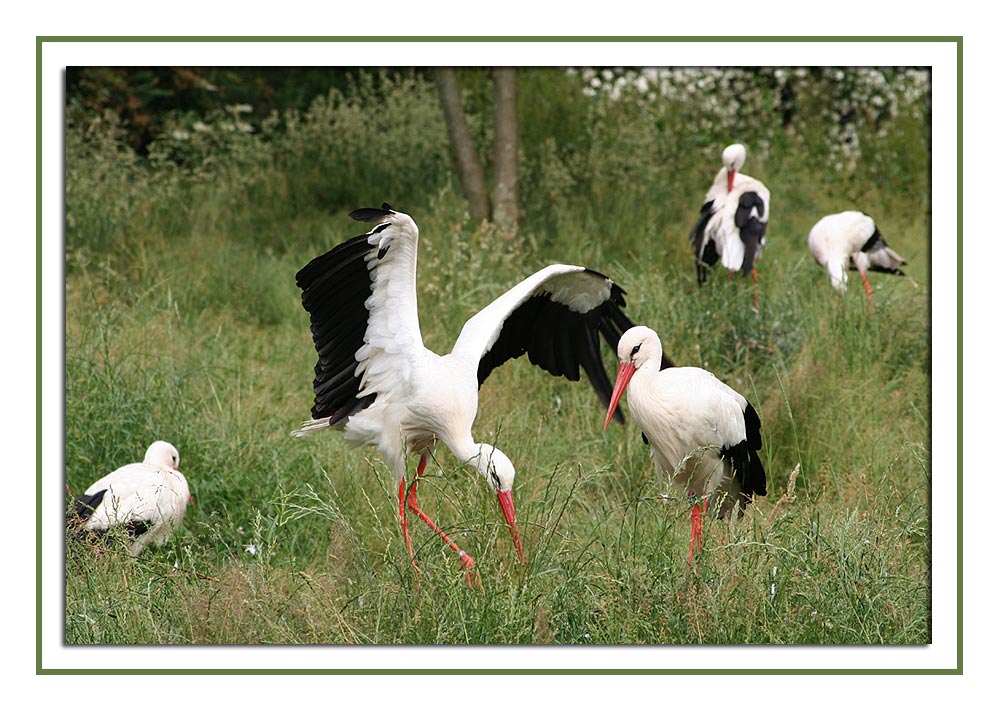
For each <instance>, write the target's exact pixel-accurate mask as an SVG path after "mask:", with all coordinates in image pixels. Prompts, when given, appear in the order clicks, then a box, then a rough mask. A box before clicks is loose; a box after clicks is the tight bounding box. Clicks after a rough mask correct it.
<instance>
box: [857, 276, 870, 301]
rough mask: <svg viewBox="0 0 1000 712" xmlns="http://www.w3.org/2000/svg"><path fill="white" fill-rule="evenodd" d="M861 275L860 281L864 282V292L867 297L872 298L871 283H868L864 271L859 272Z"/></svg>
mask: <svg viewBox="0 0 1000 712" xmlns="http://www.w3.org/2000/svg"><path fill="white" fill-rule="evenodd" d="M859 274H860V275H861V281H862V282H864V283H865V294H866V295H867V297H868V298H869V299H871V298H872V285H871V284H869V283H868V277H866V276H865V273H864V272H859Z"/></svg>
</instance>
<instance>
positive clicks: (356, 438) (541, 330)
mask: <svg viewBox="0 0 1000 712" xmlns="http://www.w3.org/2000/svg"><path fill="white" fill-rule="evenodd" d="M350 215H351V217H352V218H353V219H355V220H359V221H362V222H368V223H375V226H374V227H373V228H372V229H371V230H370V231H369V232H367V233H365V234H364V235H359V236H357V237H354V238H351V239H349V240H347V241H346V242H343V243H341V244H340V245H338V246H336V247H334V248H333V249H332V250H330V251H329V252H327V253H326V254H324V255H321V256H320V257H317V258H316V259H314V260H312V261H311V262H310V263H309V264H307V265H306V266H305V267H303V268H302V269H301V270H300V271H299V272H298V274H297V275H296V282H297V284H298V286H299V287H300V288H301V289H302V304H303V306H304V307H305V309H306V311H307V312H308V313H309V316H310V324H311V328H312V334H313V342H314V345H315V347H316V351H317V354H318V357H319V359H318V361H317V363H316V368H315V378H314V380H313V390H314V393H315V403H314V405H313V408H312V420H309V421H307V422H306V423H304V424H303V426H302V427H301V428H300V429H299V430H296V431H295V432H294V433H293V434H294V435H307V434H310V433H314V432H316V431H318V430H323V429H326V428H337V429H341V430H342V431H343V433H344V438H345V440H346V441H347V442H348V443H349V444H351V445H353V446H360V445H372V446H375V447H376V448H378V450H379V452H380V453H381V454H382V456H383V458H384V459H385V461H386V462H387V463H388V464H389V466H390V467H391V468H392V471H393V475H394V477H395V482H396V486H397V488H398V498H399V520H400V526H401V527H402V530H403V536H404V539H405V541H406V545H407V548H408V550H409V553H410V559H411V561H413V560H414V558H413V556H414V555H413V546H412V544H411V543H410V536H409V529H408V523H407V509H409V511H411V512H413V513H414V514H416V515H417V516H418V517H419V518H420V519H421V520H422V521H424V522H425V523H426V524H427V525H428V526H430V527H431V528H432V529H433V530H434V531H435V532H436V533H437V534H438V535H439V536H440V537H441V538H442V539H443V540H444V541H445V543H447V544H448V546H450V547H451V549H452V550H453V551H455V552H456V553H457V554H458V555H459V558H460V560H461V562H462V564H463V566H464V567H465V568H466V569H467V570H468V569H471V568H472V567H473V565H474V560H473V559H472V557H470V556H469V555H468V554H466V553H465V551H463V550H462V549H460V548H459V547H458V545H457V544H455V543H454V542H453V541H452V540H451V538H450V537H448V536H447V535H446V534H445V533H444V532H443V531H442V530H441V529H440V528H439V527H438V526H437V525H436V524H434V522H433V521H431V519H430V518H429V517H427V515H426V514H425V513H424V512H423V511H422V510H421V509H420V507H419V506H418V504H417V483H418V481H419V477H420V476H422V475H423V472H424V468H425V466H426V463H427V458H428V456H429V455H430V454H431V453H432V452H433V450H434V447H435V446H436V444H437V443H438V442H439V441H440V442H443V443H444V444H445V445H446V446H447V447H448V449H449V450H451V452H452V453H454V455H455V457H456V458H458V460H459V461H460V462H462V463H465V464H467V465H468V466H469V467H471V468H472V469H474V470H475V471H476V472H478V473H479V474H480V475H481V476H482V477H483V478H484V479H485V480H486V482H487V484H488V485H489V486H490V487H491V488H492V489H493V491H494V492H495V493H496V495H497V500H498V503H499V506H500V511H501V512H502V514H503V516H504V519H505V520H506V522H507V525H508V527H509V529H510V533H511V536H512V538H513V541H514V545H515V546H516V548H517V552H518V556H519V557H520V558H521V559H522V560H523V558H524V557H523V552H522V547H521V541H520V537H519V532H518V527H517V517H516V515H515V510H514V500H513V496H512V488H513V485H514V466H513V464H512V463H511V461H510V459H509V458H508V457H507V456H506V455H505V454H504V453H503V452H501V451H500V450H499V449H497V448H496V447H495V446H494V445H492V444H487V443H477V442H475V441H474V439H473V436H472V424H473V421H474V420H475V417H476V411H477V408H478V400H479V399H478V391H479V387H480V385H481V384H482V383H483V381H484V380H485V379H486V378H487V377H488V376H489V375H490V373H491V372H492V371H493V370H494V369H495V368H496V367H498V366H500V365H501V364H503V363H504V362H506V361H507V360H509V359H512V358H517V357H518V356H521V355H522V354H525V353H527V354H528V358H529V360H530V361H531V362H532V363H533V364H535V365H537V366H539V367H541V368H543V369H545V370H546V371H548V372H549V373H551V374H552V375H555V376H564V377H566V378H568V379H569V380H573V381H575V380H578V379H579V378H580V370H581V369H582V370H583V371H584V373H586V374H587V377H588V379H589V380H590V382H591V384H592V385H593V387H594V389H595V390H596V391H597V394H598V396H599V397H600V399H601V401H602V402H603V403H604V404H605V405H607V404H609V403H610V402H611V392H612V387H611V382H610V379H609V378H608V374H607V372H606V370H605V368H604V364H603V362H602V360H601V347H600V340H601V337H602V336H603V337H604V339H605V341H607V342H608V344H609V345H610V346H611V348H612V349H614V347H615V344H617V342H618V338H619V337H620V335H621V334H622V332H623V331H625V330H627V329H629V328H630V327H631V326H632V322H631V321H630V320H629V318H628V317H627V316H626V315H625V313H624V312H623V311H622V308H623V307H624V306H625V299H624V291H623V290H622V289H621V287H619V286H618V285H617V284H615V283H614V282H612V281H611V280H610V279H608V278H607V277H605V276H604V275H603V274H601V273H599V272H596V271H594V270H592V269H587V268H585V267H577V266H574V265H558V264H557V265H550V266H549V267H546V268H545V269H542V270H540V271H538V272H536V273H535V274H533V275H531V276H530V277H528V278H526V279H525V280H523V281H522V282H520V283H519V284H517V285H515V286H514V287H512V288H511V289H510V290H508V291H507V292H506V293H504V294H502V295H501V296H500V297H498V298H497V299H496V300H495V301H494V302H493V303H491V304H489V305H488V306H487V307H485V308H484V309H483V310H482V311H480V312H479V313H478V314H476V315H474V316H473V317H472V318H471V319H469V320H468V321H467V322H466V323H465V326H464V327H463V328H462V331H461V333H460V334H459V337H458V340H457V341H456V342H455V345H454V347H453V348H452V350H451V353H448V354H444V355H438V354H436V353H434V352H432V351H430V350H428V349H427V348H425V347H424V344H423V339H422V337H421V334H420V324H419V320H418V316H417V295H416V284H417V239H418V229H417V225H416V223H414V222H413V220H412V219H411V218H410V216H409V215H406V214H404V213H400V212H397V211H394V210H392V209H391V208H390V207H389V206H388V205H387V204H384V203H383V205H382V207H381V208H364V209H360V210H355V211H353V212H352V213H351V214H350ZM663 362H664V365H668V364H669V361H667V360H666V359H664V360H663ZM410 454H414V455H418V456H419V458H420V461H419V464H418V465H417V470H416V475H417V476H416V478H414V480H413V483H412V484H411V485H410V486H409V488H407V486H406V475H407V465H406V458H407V456H408V455H410ZM414 566H416V563H415V562H414ZM466 573H467V576H468V573H469V572H468V571H467V572H466ZM469 582H470V584H471V576H470V577H469Z"/></svg>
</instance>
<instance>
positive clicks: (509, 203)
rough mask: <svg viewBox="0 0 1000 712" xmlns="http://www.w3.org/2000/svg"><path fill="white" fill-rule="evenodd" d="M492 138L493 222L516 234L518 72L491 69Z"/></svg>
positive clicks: (498, 68) (506, 69)
mask: <svg viewBox="0 0 1000 712" xmlns="http://www.w3.org/2000/svg"><path fill="white" fill-rule="evenodd" d="M493 112H494V125H495V131H496V135H495V137H494V151H493V153H494V166H493V170H494V173H493V176H494V186H493V219H494V221H495V222H496V223H497V225H498V226H499V227H500V228H501V229H502V230H503V231H506V232H508V233H515V232H517V221H518V218H519V217H520V215H519V213H520V211H519V209H518V198H517V70H516V69H514V68H512V67H497V68H496V69H494V70H493Z"/></svg>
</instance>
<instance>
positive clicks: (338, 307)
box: [295, 206, 389, 425]
mask: <svg viewBox="0 0 1000 712" xmlns="http://www.w3.org/2000/svg"><path fill="white" fill-rule="evenodd" d="M384 207H387V206H384ZM388 214H389V213H388V212H387V211H386V210H379V209H377V208H362V209H360V210H355V211H354V212H352V213H351V217H352V218H354V219H355V220H363V221H368V222H371V221H373V220H381V219H383V218H385V217H386V216H387V215H388ZM380 227H381V225H380V226H378V227H376V228H375V229H374V230H373V231H372V232H369V233H367V234H364V235H358V236H357V237H352V238H351V239H349V240H346V241H344V242H342V243H340V244H339V245H337V246H336V247H334V248H333V249H332V250H330V251H329V252H326V253H325V254H323V255H320V256H319V257H317V258H315V259H314V260H312V261H311V262H309V264H307V265H306V266H305V267H303V268H302V269H301V270H299V271H298V273H297V274H296V275H295V283H296V284H297V285H298V286H299V288H300V289H301V290H302V306H303V307H304V308H305V310H306V312H308V313H309V322H310V328H311V330H312V335H313V344H314V346H315V347H316V354H317V357H318V359H317V361H316V367H315V378H314V379H313V392H314V394H315V402H314V404H313V407H312V416H313V418H327V417H329V418H330V423H331V425H336V424H338V423H340V422H341V421H343V420H344V419H346V418H347V417H349V416H351V415H353V414H354V413H357V412H358V411H360V410H363V409H364V408H366V407H368V406H369V405H370V404H371V403H372V401H374V400H375V396H374V395H370V396H366V397H365V398H360V399H359V398H358V397H357V394H358V392H359V390H360V387H361V376H360V375H355V371H356V370H357V366H358V362H357V360H355V358H354V354H355V353H357V351H358V349H360V348H361V347H362V346H363V345H364V335H365V330H366V329H367V328H368V310H367V309H366V308H365V300H366V299H368V297H369V296H370V295H371V276H370V274H369V271H368V264H367V262H366V259H365V258H366V256H367V255H368V253H369V252H370V251H371V250H372V246H371V245H370V244H369V243H368V238H369V237H370V236H371V235H372V234H373V232H375V231H378V230H379V228H380Z"/></svg>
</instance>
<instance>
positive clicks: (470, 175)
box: [434, 67, 490, 220]
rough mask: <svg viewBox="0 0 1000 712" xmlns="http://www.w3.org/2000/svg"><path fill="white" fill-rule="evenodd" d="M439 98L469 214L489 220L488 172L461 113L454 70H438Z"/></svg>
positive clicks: (460, 97)
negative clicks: (484, 168)
mask: <svg viewBox="0 0 1000 712" xmlns="http://www.w3.org/2000/svg"><path fill="white" fill-rule="evenodd" d="M434 79H435V80H436V81H437V86H438V94H439V95H440V97H441V108H442V109H443V110H444V122H445V125H446V126H447V127H448V142H449V144H450V145H451V157H452V159H453V160H454V163H455V171H456V172H457V173H458V179H459V181H461V183H462V192H463V193H465V199H466V200H467V201H469V214H470V215H471V216H472V217H473V218H474V219H476V220H489V218H490V198H489V189H488V188H487V187H486V172H485V171H484V170H483V164H482V163H481V162H480V160H479V154H478V153H477V152H476V145H475V143H473V141H472V135H471V134H470V133H469V127H468V125H467V124H466V123H465V112H464V111H463V110H462V96H461V94H460V93H459V90H458V77H456V76H455V70H454V69H451V68H447V67H439V68H437V69H435V70H434Z"/></svg>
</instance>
